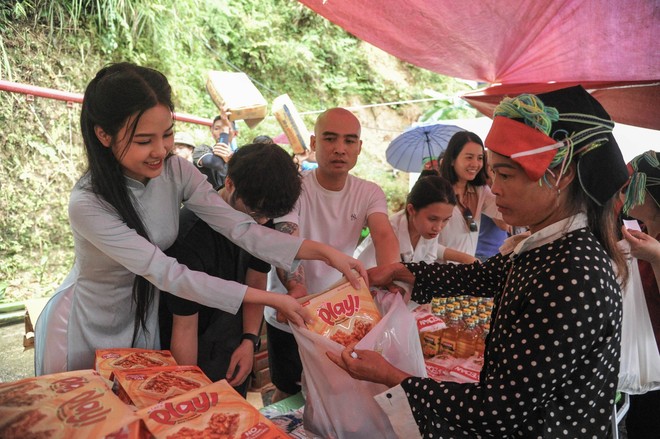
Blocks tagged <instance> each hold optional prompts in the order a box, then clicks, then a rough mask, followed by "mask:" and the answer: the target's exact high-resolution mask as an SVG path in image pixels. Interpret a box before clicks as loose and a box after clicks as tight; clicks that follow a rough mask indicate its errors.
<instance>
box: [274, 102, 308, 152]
mask: <svg viewBox="0 0 660 439" xmlns="http://www.w3.org/2000/svg"><path fill="white" fill-rule="evenodd" d="M272 111H273V115H274V116H275V119H277V121H278V122H279V124H280V126H281V127H282V130H283V131H284V134H286V137H287V139H289V145H291V149H292V150H293V152H294V153H296V154H302V153H304V152H305V151H307V150H309V137H310V135H309V131H307V127H306V126H305V122H303V120H302V118H301V117H300V115H299V114H298V110H296V106H295V105H293V102H292V101H291V98H289V95H288V94H283V95H281V96H278V97H276V98H275V100H274V101H273V110H272Z"/></svg>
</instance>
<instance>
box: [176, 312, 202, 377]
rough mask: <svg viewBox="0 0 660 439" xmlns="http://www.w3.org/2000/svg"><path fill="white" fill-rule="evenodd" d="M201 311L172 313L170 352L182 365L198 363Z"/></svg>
mask: <svg viewBox="0 0 660 439" xmlns="http://www.w3.org/2000/svg"><path fill="white" fill-rule="evenodd" d="M198 316H199V313H195V314H192V315H188V316H180V315H176V314H174V315H172V340H171V341H170V352H172V356H173V357H174V359H175V360H176V362H177V364H180V365H193V366H195V365H197V320H198Z"/></svg>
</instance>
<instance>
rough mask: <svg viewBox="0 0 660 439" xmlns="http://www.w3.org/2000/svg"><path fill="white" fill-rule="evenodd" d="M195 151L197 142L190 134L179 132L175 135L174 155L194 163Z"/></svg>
mask: <svg viewBox="0 0 660 439" xmlns="http://www.w3.org/2000/svg"><path fill="white" fill-rule="evenodd" d="M194 149H195V141H194V140H193V138H192V136H191V135H190V134H188V133H185V132H184V133H180V132H177V133H176V134H174V151H173V152H174V154H176V155H178V156H179V157H182V158H184V159H186V160H188V161H189V162H192V155H193V150H194Z"/></svg>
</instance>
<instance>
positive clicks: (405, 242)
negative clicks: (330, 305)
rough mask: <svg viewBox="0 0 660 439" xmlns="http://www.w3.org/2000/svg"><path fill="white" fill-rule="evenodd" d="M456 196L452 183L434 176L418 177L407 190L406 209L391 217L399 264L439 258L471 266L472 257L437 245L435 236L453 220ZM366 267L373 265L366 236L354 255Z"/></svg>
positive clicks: (372, 254)
mask: <svg viewBox="0 0 660 439" xmlns="http://www.w3.org/2000/svg"><path fill="white" fill-rule="evenodd" d="M455 206H456V196H455V195H454V190H453V188H452V186H451V184H450V183H449V182H448V181H447V180H446V179H444V178H442V177H440V176H437V175H428V176H423V177H420V178H419V180H417V182H416V183H415V185H414V186H413V187H412V189H411V190H410V193H409V194H408V197H407V199H406V208H405V209H404V210H402V211H400V212H397V213H395V214H394V215H392V216H390V223H391V224H392V228H393V229H394V233H395V234H396V235H397V238H398V239H399V249H400V252H401V262H422V261H424V262H427V263H429V264H430V263H433V262H435V260H436V258H437V257H438V255H440V257H442V258H443V259H444V260H446V261H453V262H459V263H461V264H471V263H472V262H474V261H476V258H475V257H474V256H471V255H468V254H467V253H463V252H460V251H457V250H454V249H451V248H446V247H445V246H443V245H440V244H439V243H438V235H439V234H440V232H441V231H442V229H443V228H444V227H445V226H446V225H447V223H448V222H449V221H450V219H451V218H452V215H453V214H454V207H455ZM353 256H355V257H356V258H357V259H359V260H360V261H362V263H363V264H364V266H365V267H366V268H371V267H375V266H376V253H375V250H374V245H373V241H372V240H371V237H370V236H367V237H366V238H365V240H364V241H362V243H361V244H360V246H359V247H358V248H357V249H356V250H355V253H354V255H353Z"/></svg>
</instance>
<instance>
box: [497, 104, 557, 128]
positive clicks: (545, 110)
mask: <svg viewBox="0 0 660 439" xmlns="http://www.w3.org/2000/svg"><path fill="white" fill-rule="evenodd" d="M493 114H494V115H495V116H504V117H508V118H509V119H514V118H516V119H522V120H524V121H525V124H527V125H528V126H530V127H532V128H536V129H537V130H539V131H541V132H543V133H545V134H546V135H549V134H550V129H551V128H552V122H556V121H558V120H559V112H558V111H557V109H556V108H554V107H546V106H545V105H544V104H543V102H542V101H541V100H540V99H539V98H538V97H536V96H535V95H532V94H521V95H519V96H516V97H515V98H504V99H503V100H502V102H500V104H499V105H498V106H497V107H495V112H494V113H493Z"/></svg>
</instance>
